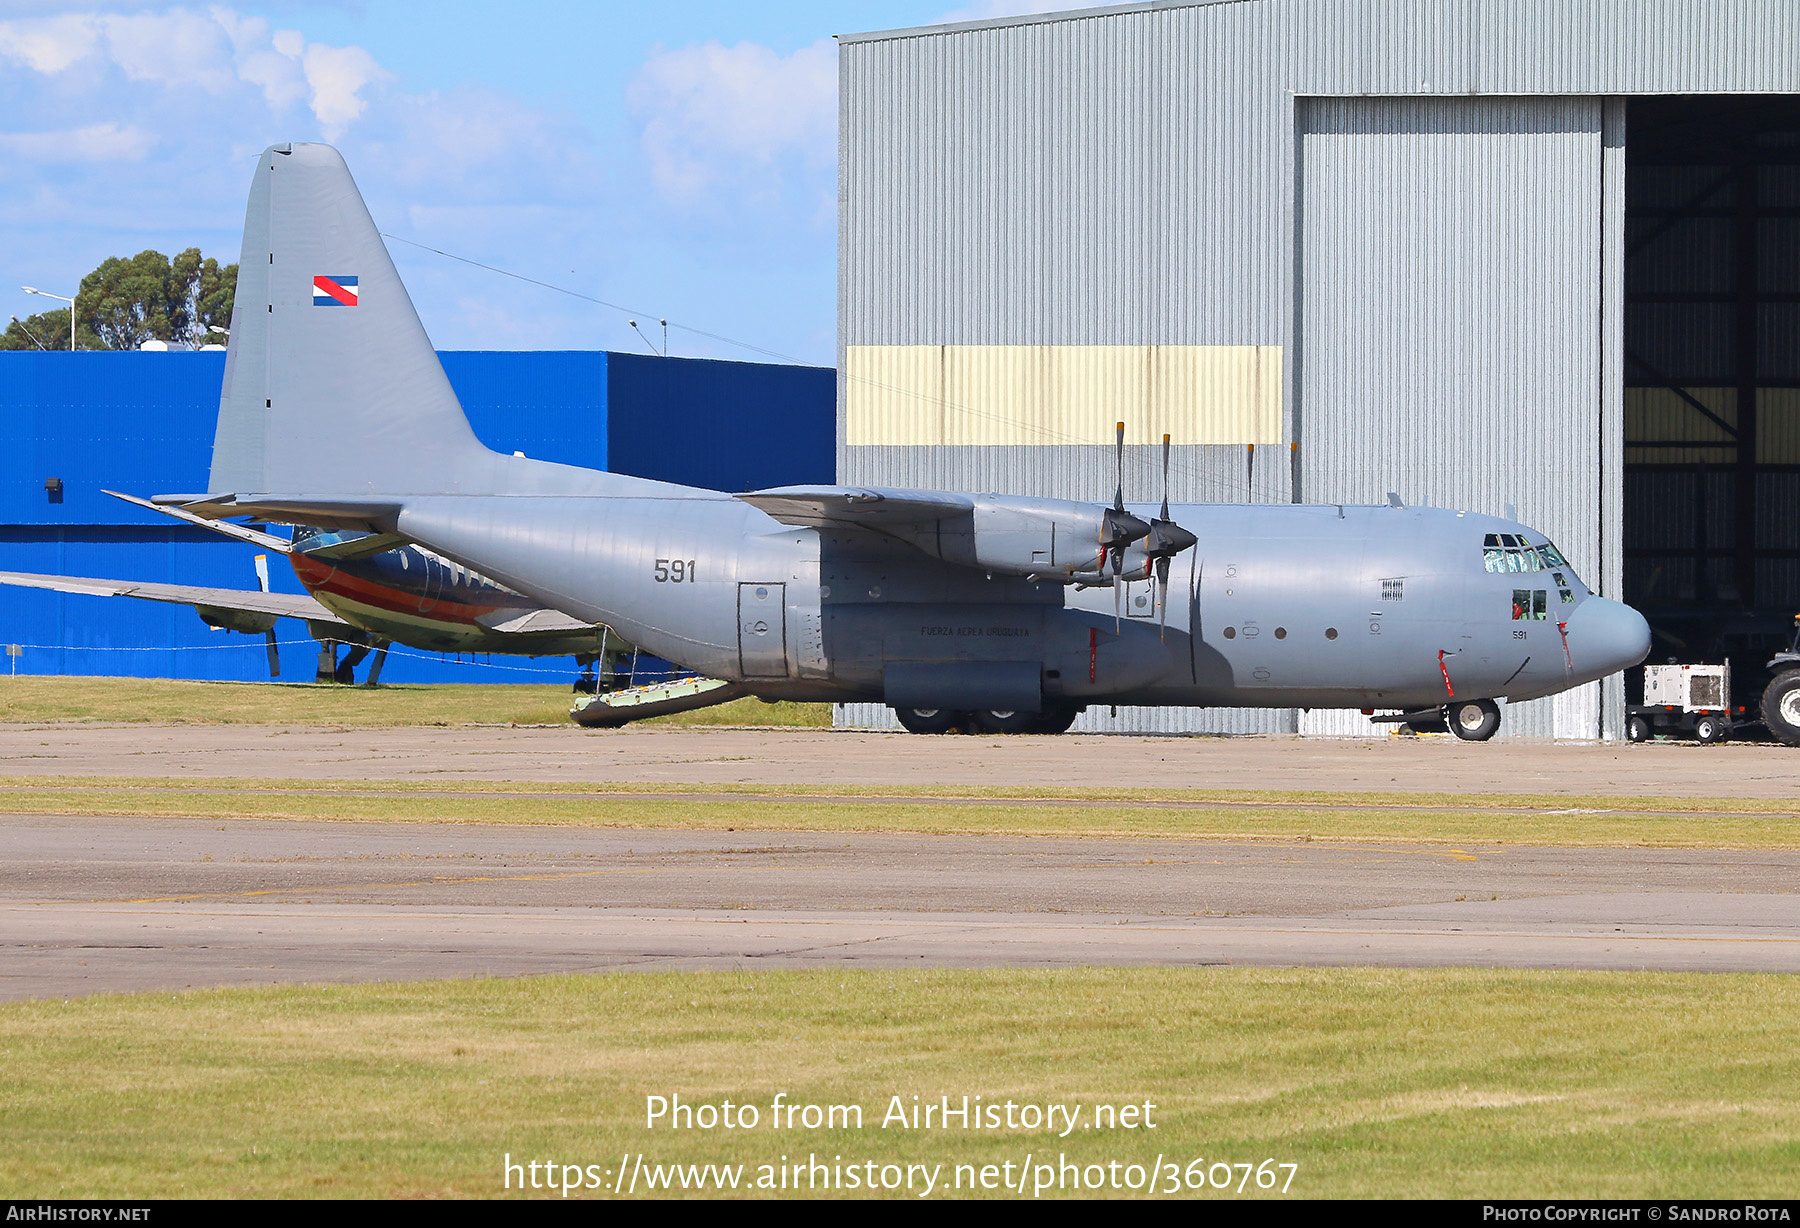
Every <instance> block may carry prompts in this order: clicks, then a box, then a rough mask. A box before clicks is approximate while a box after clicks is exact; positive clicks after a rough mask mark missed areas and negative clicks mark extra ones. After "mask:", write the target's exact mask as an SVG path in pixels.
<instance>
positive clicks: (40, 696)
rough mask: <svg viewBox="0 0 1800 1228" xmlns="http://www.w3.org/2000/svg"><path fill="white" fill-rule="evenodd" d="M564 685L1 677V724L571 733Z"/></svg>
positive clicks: (818, 715)
mask: <svg viewBox="0 0 1800 1228" xmlns="http://www.w3.org/2000/svg"><path fill="white" fill-rule="evenodd" d="M574 699H575V696H574V694H573V693H572V692H571V691H570V690H569V688H568V686H567V685H547V684H543V683H529V684H521V685H505V684H486V683H479V684H478V683H460V682H450V683H435V684H432V685H429V686H426V685H414V684H405V685H399V686H379V687H372V688H371V687H364V686H353V687H352V686H334V685H331V684H329V683H312V682H296V683H281V682H192V681H184V680H176V679H169V678H60V677H27V678H11V677H0V722H7V723H14V724H25V723H31V724H36V723H42V722H54V721H128V722H134V723H144V724H158V725H207V724H213V725H341V726H349V727H354V728H372V727H379V726H395V725H567V724H569V723H570V722H569V706H570V704H571V703H572V702H573V701H574ZM830 724H831V705H830V704H791V703H779V704H765V703H763V702H762V701H761V700H757V699H739V700H733V701H732V702H730V703H725V704H720V705H719V706H718V707H716V708H703V709H700V710H699V711H696V712H682V713H677V714H676V715H674V716H665V717H656V718H653V719H652V720H649V721H645V722H643V725H644V726H646V727H649V726H657V725H675V726H690V725H692V726H708V725H715V726H716V725H773V726H828V725H830Z"/></svg>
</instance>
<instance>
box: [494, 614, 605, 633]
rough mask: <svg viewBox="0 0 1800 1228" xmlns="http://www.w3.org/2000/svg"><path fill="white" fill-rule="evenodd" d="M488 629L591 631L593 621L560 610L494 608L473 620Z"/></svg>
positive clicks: (513, 631)
mask: <svg viewBox="0 0 1800 1228" xmlns="http://www.w3.org/2000/svg"><path fill="white" fill-rule="evenodd" d="M490 620H492V621H490ZM475 621H476V622H478V623H480V624H481V625H482V626H484V627H486V628H487V629H488V630H489V631H504V632H507V633H509V634H513V633H518V632H531V631H565V632H569V631H593V630H595V629H596V627H595V625H594V624H593V623H584V622H582V621H581V620H580V619H579V618H571V617H569V615H567V614H564V613H563V612H562V611H561V610H552V609H547V608H546V609H541V610H525V611H519V610H495V611H494V612H493V613H492V614H489V615H486V616H485V617H482V618H478V619H476V620H475Z"/></svg>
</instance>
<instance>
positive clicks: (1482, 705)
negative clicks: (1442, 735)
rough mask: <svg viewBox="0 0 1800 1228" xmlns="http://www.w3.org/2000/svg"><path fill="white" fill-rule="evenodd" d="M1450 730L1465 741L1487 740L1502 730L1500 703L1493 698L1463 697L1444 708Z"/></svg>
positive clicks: (1445, 718)
mask: <svg viewBox="0 0 1800 1228" xmlns="http://www.w3.org/2000/svg"><path fill="white" fill-rule="evenodd" d="M1444 720H1445V722H1446V723H1447V724H1448V725H1449V726H1450V732H1451V733H1453V734H1455V735H1456V736H1457V737H1459V738H1461V739H1462V740H1463V741H1465V742H1485V741H1487V740H1488V739H1489V738H1491V737H1493V736H1494V735H1495V734H1496V733H1498V732H1500V705H1498V704H1496V703H1495V702H1494V701H1493V700H1491V699H1463V700H1458V701H1457V702H1455V703H1453V704H1448V705H1446V706H1445V708H1444Z"/></svg>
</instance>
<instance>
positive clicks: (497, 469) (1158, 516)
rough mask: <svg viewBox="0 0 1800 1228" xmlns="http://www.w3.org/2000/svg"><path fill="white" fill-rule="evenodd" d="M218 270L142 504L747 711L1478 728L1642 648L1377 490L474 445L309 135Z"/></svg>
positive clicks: (1606, 606)
mask: <svg viewBox="0 0 1800 1228" xmlns="http://www.w3.org/2000/svg"><path fill="white" fill-rule="evenodd" d="M239 269H240V273H239V279H238V287H237V310H236V319H235V320H234V322H233V326H232V332H231V344H230V357H229V359H228V361H227V365H226V372H225V384H224V389H223V394H222V396H221V400H220V410H219V424H218V434H217V442H216V444H215V447H214V453H213V467H212V474H211V487H210V493H207V494H205V495H164V496H159V497H158V500H157V501H158V502H159V503H162V504H165V505H169V506H176V507H181V508H182V509H184V510H186V511H188V512H190V513H192V514H195V515H201V516H208V517H217V516H234V515H238V516H241V515H254V516H257V517H260V518H266V519H275V520H283V519H285V520H290V521H298V522H304V523H309V524H317V525H324V526H328V527H332V528H338V529H349V530H358V531H363V532H370V533H378V534H384V535H388V536H390V537H392V538H396V539H400V540H404V541H408V542H413V543H417V544H419V545H420V546H423V547H425V548H428V549H430V550H432V551H434V552H436V553H438V554H440V555H442V556H443V557H445V558H448V559H452V560H455V561H456V562H458V563H460V564H462V565H463V566H465V567H470V568H474V569H477V570H479V571H481V572H483V573H485V574H486V575H489V576H492V577H494V578H496V579H497V580H498V581H500V582H501V583H503V584H505V585H507V586H508V587H510V588H513V589H515V590H517V591H518V592H520V593H524V594H527V595H528V596H530V597H531V598H533V599H534V600H536V601H538V602H541V603H543V604H544V605H547V606H550V607H553V608H556V609H561V610H565V611H568V612H570V613H571V614H574V615H576V616H579V617H581V618H584V619H591V620H592V621H594V622H595V623H604V624H606V625H608V626H611V627H613V628H615V629H616V630H617V631H618V632H619V633H620V634H621V635H623V636H624V637H625V638H627V639H629V640H631V641H633V642H634V643H637V644H640V645H642V646H643V647H644V648H645V649H646V650H648V651H651V652H654V653H656V654H658V655H659V656H662V657H665V658H667V659H669V660H672V661H675V662H678V663H680V664H681V665H683V666H686V667H688V668H690V669H693V670H695V671H696V672H698V673H701V674H706V675H709V676H711V677H714V678H719V679H725V680H728V681H731V682H734V683H738V684H740V685H741V686H742V688H743V689H745V690H748V691H750V692H752V693H754V694H756V695H760V696H763V697H765V698H770V699H796V700H839V701H847V700H859V701H870V700H874V701H880V702H884V703H887V704H889V705H891V706H892V707H893V708H894V709H896V711H897V712H898V713H899V715H900V718H901V720H902V722H903V723H904V724H905V725H906V726H907V727H908V728H910V729H913V730H915V731H922V732H925V731H934V730H944V729H948V728H951V727H953V726H954V725H956V724H957V723H958V722H960V721H961V720H963V719H965V714H973V715H972V716H970V717H968V718H967V719H972V720H973V721H975V722H976V723H977V724H978V725H979V726H980V727H982V728H985V729H992V730H1000V731H1009V730H1060V729H1064V728H1067V726H1068V724H1069V723H1070V722H1071V721H1072V720H1073V719H1074V716H1075V714H1076V713H1077V712H1078V711H1080V710H1081V709H1082V708H1083V707H1085V706H1087V705H1091V704H1157V705H1205V706H1245V707H1309V708H1319V707H1342V708H1361V709H1368V710H1375V709H1381V710H1386V711H1389V712H1392V713H1394V714H1395V716H1394V717H1393V718H1392V719H1406V720H1410V721H1413V722H1415V723H1424V722H1427V721H1435V720H1446V719H1447V720H1448V722H1449V725H1450V727H1451V728H1452V729H1454V730H1455V731H1456V732H1457V733H1458V734H1459V735H1460V736H1462V737H1464V738H1469V739H1481V738H1487V737H1491V736H1492V735H1493V733H1494V731H1495V730H1496V728H1497V727H1498V725H1499V710H1498V707H1497V705H1496V703H1495V701H1496V700H1498V699H1507V700H1511V701H1518V700H1526V699H1533V698H1537V697H1539V696H1544V695H1550V694H1553V693H1555V692H1558V691H1562V690H1565V689H1567V688H1569V687H1573V686H1576V685H1578V684H1580V683H1584V682H1588V681H1592V680H1594V679H1598V678H1601V677H1604V676H1606V675H1608V674H1611V673H1614V672H1616V671H1618V670H1621V669H1624V668H1626V667H1627V666H1630V665H1633V664H1636V663H1637V662H1638V661H1640V660H1642V659H1643V657H1644V655H1645V653H1646V652H1647V651H1648V649H1649V642H1650V637H1649V629H1648V627H1647V626H1646V625H1645V622H1644V620H1643V618H1642V617H1640V616H1639V615H1638V614H1637V612H1636V611H1634V610H1632V609H1630V608H1629V607H1627V606H1624V605H1621V604H1620V603H1618V602H1615V601H1610V600H1607V599H1605V598H1602V597H1599V596H1596V595H1594V594H1593V593H1592V592H1590V591H1589V590H1588V588H1587V587H1586V586H1585V585H1584V584H1583V583H1582V582H1581V580H1580V579H1579V578H1578V577H1577V576H1576V574H1575V572H1574V570H1573V569H1572V568H1571V567H1570V566H1569V565H1568V562H1567V560H1566V559H1565V558H1563V556H1562V555H1561V554H1560V553H1558V552H1557V551H1556V549H1555V547H1554V546H1553V545H1551V544H1550V543H1549V542H1548V541H1547V540H1546V539H1545V538H1544V537H1543V536H1542V535H1541V534H1538V533H1535V532H1533V531H1532V530H1531V529H1529V528H1527V527H1526V526H1524V525H1522V524H1518V523H1515V522H1514V521H1512V520H1511V519H1502V518H1498V517H1493V516H1485V515H1478V514H1476V513H1472V512H1457V511H1445V510H1440V509H1436V508H1410V507H1404V506H1399V502H1400V501H1399V500H1398V499H1397V498H1394V499H1391V500H1390V504H1391V505H1390V506H1385V507H1339V506H1321V507H1314V506H1300V505H1291V504H1282V505H1260V504H1259V505H1248V506H1227V505H1186V506H1178V507H1170V506H1169V505H1168V503H1167V501H1166V498H1165V502H1164V504H1163V505H1162V507H1160V508H1157V509H1151V508H1149V507H1129V506H1127V505H1126V504H1125V502H1124V500H1123V497H1122V496H1123V491H1122V489H1121V490H1119V491H1116V492H1115V495H1114V500H1113V503H1112V505H1111V506H1107V505H1104V504H1087V503H1080V502H1072V501H1065V500H1056V499H1039V498H1028V497H1020V496H1012V495H1001V494H956V493H948V492H942V491H928V490H887V489H873V488H861V487H842V486H832V487H791V488H784V489H777V490H765V491H757V492H754V493H750V494H744V495H735V496H734V495H730V494H724V493H721V492H717V491H709V490H699V489H695V488H691V487H684V486H674V485H669V484H667V483H662V482H652V481H647V480H643V479H638V478H632V477H626V476H621V475H616V474H607V473H599V472H595V471H592V470H586V469H578V468H574V467H571V466H565V465H557V464H551V463H548V462H544V461H537V460H530V459H526V458H524V457H518V456H505V455H501V454H499V453H496V452H492V451H490V450H488V449H487V448H486V447H484V446H483V445H482V444H481V443H480V442H479V441H478V440H477V439H476V437H475V435H474V434H473V432H472V431H471V430H470V429H469V425H468V422H467V420H466V418H465V417H464V416H463V413H462V410H461V407H460V405H459V404H458V402H457V400H456V397H455V395H454V393H453V392H452V391H451V388H450V385H449V382H448V381H447V380H446V379H445V377H444V373H443V371H442V369H441V368H440V367H439V365H438V361H437V355H436V353H435V351H434V350H433V348H432V346H431V343H430V341H429V340H428V339H427V337H426V335H425V331H424V329H423V327H422V326H421V325H420V323H419V320H418V316H417V314H416V313H415V312H414V310H413V307H412V303H411V301H410V300H409V299H408V297H407V295H406V291H405V289H404V287H403V286H402V285H401V283H400V279H399V276H398V274H397V273H396V272H395V270H394V267H393V264H392V262H391V261H390V260H389V259H388V255H387V251H386V249H385V248H384V247H383V245H382V242H381V239H380V236H379V234H378V232H377V231H376V228H375V226H374V223H373V222H372V221H371V220H370V217H369V214H368V211H367V209H366V207H365V206H364V204H363V202H362V198H361V196H360V195H359V194H358V192H357V190H356V186H355V184H354V182H353V181H352V179H351V177H350V174H349V171H348V169H347V168H346V167H345V165H344V163H343V160H342V158H340V157H339V155H338V154H337V152H336V151H335V150H333V149H331V148H329V147H328V146H323V145H279V146H275V147H273V148H271V149H269V150H267V151H265V152H264V153H263V155H262V157H261V158H260V159H259V160H258V163H257V169H256V174H255V178H254V180H253V183H252V187H251V193H250V202H249V209H248V212H247V216H246V218H245V225H244V248H243V256H242V259H241V261H240V263H239ZM346 284H350V285H353V286H354V290H355V292H354V293H349V294H346V293H342V292H340V291H338V290H336V289H334V287H342V286H345V285H346ZM346 299H348V300H349V301H348V303H346ZM351 304H353V305H351ZM1165 456H1166V452H1165ZM1165 485H1166V478H1165ZM1106 590H1110V591H1106Z"/></svg>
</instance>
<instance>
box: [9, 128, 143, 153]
mask: <svg viewBox="0 0 1800 1228" xmlns="http://www.w3.org/2000/svg"><path fill="white" fill-rule="evenodd" d="M156 140H157V138H156V136H155V134H154V133H149V132H145V131H144V130H143V129H142V128H139V127H136V126H135V125H131V124H127V125H125V126H123V127H121V126H120V125H118V124H111V123H109V124H89V125H88V126H87V127H85V128H75V129H72V130H69V131H66V132H9V133H0V150H4V151H5V152H7V153H10V154H15V155H17V156H19V157H21V158H25V159H28V160H30V161H33V162H117V161H128V162H141V161H143V160H144V158H145V156H146V155H148V154H149V152H150V150H151V148H152V147H153V146H154V145H155V144H156Z"/></svg>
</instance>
